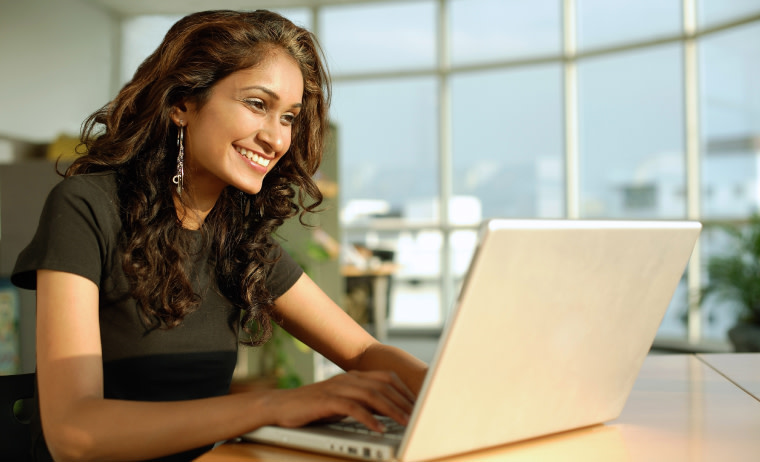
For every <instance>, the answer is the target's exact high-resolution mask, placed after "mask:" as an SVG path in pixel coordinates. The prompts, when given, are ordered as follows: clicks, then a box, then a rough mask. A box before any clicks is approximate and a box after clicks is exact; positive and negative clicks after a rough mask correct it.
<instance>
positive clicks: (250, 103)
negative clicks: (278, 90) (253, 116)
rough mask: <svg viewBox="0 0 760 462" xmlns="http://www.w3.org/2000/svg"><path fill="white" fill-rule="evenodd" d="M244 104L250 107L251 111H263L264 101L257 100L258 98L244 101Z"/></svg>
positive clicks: (264, 107)
mask: <svg viewBox="0 0 760 462" xmlns="http://www.w3.org/2000/svg"><path fill="white" fill-rule="evenodd" d="M245 104H247V105H248V106H250V107H252V108H253V109H256V110H259V111H265V110H266V106H265V105H264V101H262V100H260V99H258V98H249V99H246V100H245Z"/></svg>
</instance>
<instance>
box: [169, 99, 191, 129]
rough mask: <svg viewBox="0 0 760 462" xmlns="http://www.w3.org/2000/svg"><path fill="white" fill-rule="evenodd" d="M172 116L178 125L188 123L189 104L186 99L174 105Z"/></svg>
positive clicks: (181, 125)
mask: <svg viewBox="0 0 760 462" xmlns="http://www.w3.org/2000/svg"><path fill="white" fill-rule="evenodd" d="M170 117H171V118H172V122H174V123H175V124H176V125H177V126H178V127H183V126H185V124H186V123H187V106H186V105H185V102H184V101H183V102H180V103H177V104H175V105H174V106H172V110H171V114H170Z"/></svg>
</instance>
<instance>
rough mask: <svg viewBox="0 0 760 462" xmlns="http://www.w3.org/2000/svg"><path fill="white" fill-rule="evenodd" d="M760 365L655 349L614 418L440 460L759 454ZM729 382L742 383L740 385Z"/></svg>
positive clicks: (260, 452)
mask: <svg viewBox="0 0 760 462" xmlns="http://www.w3.org/2000/svg"><path fill="white" fill-rule="evenodd" d="M758 365H760V354H742V355H740V356H736V355H728V356H724V355H700V356H695V355H652V356H649V357H647V358H646V360H645V361H644V365H643V367H642V369H641V371H640V373H639V376H638V378H637V380H636V383H635V385H634V388H633V391H632V392H631V395H630V397H629V398H628V401H627V403H626V406H625V408H624V409H623V412H622V413H621V415H620V417H619V418H618V419H616V420H614V421H612V422H608V423H606V424H601V425H595V426H592V427H587V428H582V429H578V430H573V431H568V432H564V433H560V434H556V435H550V436H546V437H542V438H536V439H533V440H529V441H524V442H520V443H515V444H509V445H506V446H501V447H498V448H493V449H487V450H483V451H479V452H476V453H471V454H467V455H462V456H455V457H450V458H446V459H440V460H441V461H446V462H450V461H468V462H470V461H472V462H486V461H500V462H501V461H554V460H557V461H563V462H566V461H584V462H586V461H609V462H615V461H626V462H631V461H633V462H637V461H647V462H658V461H663V462H665V461H667V462H680V461H695V462H697V461H699V462H701V461H714V460H717V461H720V462H733V461H754V460H760V456H759V454H760V402H758V399H757V398H756V396H757V395H755V396H753V395H752V394H751V393H750V392H749V391H747V390H748V389H751V390H754V391H760V390H758V388H756V387H757V385H758V384H760V381H758V378H760V372H759V371H760V369H759V368H758V367H757V366H758ZM747 369H752V371H747ZM719 371H720V372H719ZM727 377H734V378H733V379H731V380H729V379H727ZM732 380H733V381H732ZM734 382H736V383H738V384H742V383H743V384H744V385H745V386H742V388H740V386H737V384H735V383H734ZM197 460H198V461H199V462H233V461H235V462H243V461H259V462H263V461H293V462H324V461H335V460H336V459H335V458H333V457H325V456H321V455H318V454H311V453H306V452H300V451H291V450H287V449H281V448H275V447H271V446H266V445H261V444H252V443H236V444H224V445H221V446H219V447H217V448H216V449H214V450H212V451H210V452H209V453H207V454H205V455H203V456H202V457H200V458H199V459H197Z"/></svg>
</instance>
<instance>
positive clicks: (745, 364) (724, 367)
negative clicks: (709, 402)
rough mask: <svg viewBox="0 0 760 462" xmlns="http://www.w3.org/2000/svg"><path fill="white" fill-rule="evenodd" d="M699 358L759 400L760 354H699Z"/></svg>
mask: <svg viewBox="0 0 760 462" xmlns="http://www.w3.org/2000/svg"><path fill="white" fill-rule="evenodd" d="M698 357H699V359H701V360H702V361H704V362H706V363H707V364H708V365H709V366H710V367H712V368H713V369H715V370H716V371H718V372H719V373H720V374H722V375H723V376H725V377H726V378H727V379H728V380H730V381H732V382H733V383H734V384H735V385H736V386H738V387H739V388H741V389H743V390H744V391H746V392H747V393H749V394H751V395H752V396H754V397H755V398H757V399H758V400H760V354H757V353H726V354H700V355H698Z"/></svg>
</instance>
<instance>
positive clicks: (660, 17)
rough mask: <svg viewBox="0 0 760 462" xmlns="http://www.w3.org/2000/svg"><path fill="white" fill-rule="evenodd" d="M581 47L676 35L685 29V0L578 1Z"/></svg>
mask: <svg viewBox="0 0 760 462" xmlns="http://www.w3.org/2000/svg"><path fill="white" fill-rule="evenodd" d="M577 5H578V13H577V21H578V49H579V50H586V49H590V48H602V47H608V46H612V45H619V44H622V43H630V42H636V41H642V40H649V39H653V38H657V37H662V36H673V35H676V34H679V33H680V31H681V24H682V15H681V0H616V1H614V2H611V1H609V0H578V4H577Z"/></svg>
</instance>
